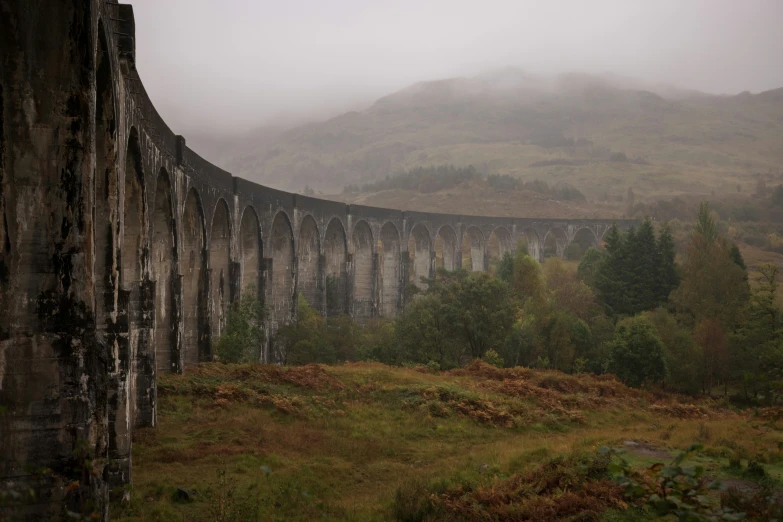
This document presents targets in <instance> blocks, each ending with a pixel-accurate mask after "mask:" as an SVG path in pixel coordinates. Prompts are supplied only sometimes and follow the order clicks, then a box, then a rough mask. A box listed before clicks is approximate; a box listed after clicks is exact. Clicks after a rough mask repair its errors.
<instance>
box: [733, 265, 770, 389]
mask: <svg viewBox="0 0 783 522" xmlns="http://www.w3.org/2000/svg"><path fill="white" fill-rule="evenodd" d="M758 271H759V277H758V281H757V284H756V285H755V287H754V289H753V292H752V294H751V296H750V301H749V303H748V309H747V316H746V320H745V321H743V322H742V323H741V324H740V325H739V328H737V329H736V330H735V331H734V332H733V334H732V336H731V347H732V357H731V362H730V365H731V368H732V371H733V376H734V377H736V378H739V379H740V380H741V382H742V385H743V391H744V394H745V397H746V398H750V397H757V396H758V394H759V393H762V394H764V395H765V396H766V397H767V398H768V399H772V398H773V397H775V396H778V395H780V393H781V392H783V312H781V310H780V308H779V307H778V305H777V290H778V282H777V279H778V273H779V268H778V267H777V265H774V264H769V265H760V266H759V267H758Z"/></svg>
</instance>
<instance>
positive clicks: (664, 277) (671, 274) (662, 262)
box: [657, 223, 680, 304]
mask: <svg viewBox="0 0 783 522" xmlns="http://www.w3.org/2000/svg"><path fill="white" fill-rule="evenodd" d="M658 256H659V265H658V274H657V275H658V298H659V304H663V303H665V302H666V300H667V299H668V297H669V294H671V293H672V292H673V291H674V289H675V288H677V287H678V286H679V285H680V274H679V272H678V270H677V264H676V263H675V262H674V258H675V256H676V252H675V250H674V237H672V231H671V228H670V227H669V224H668V223H664V225H663V226H662V227H661V231H660V233H659V235H658Z"/></svg>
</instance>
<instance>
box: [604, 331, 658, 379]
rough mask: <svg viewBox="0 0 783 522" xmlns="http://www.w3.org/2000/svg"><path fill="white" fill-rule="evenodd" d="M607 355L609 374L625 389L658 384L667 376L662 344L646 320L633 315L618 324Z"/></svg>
mask: <svg viewBox="0 0 783 522" xmlns="http://www.w3.org/2000/svg"><path fill="white" fill-rule="evenodd" d="M610 352H611V356H610V360H609V371H610V372H612V373H614V374H615V375H617V377H618V378H619V379H620V380H621V381H622V382H623V383H624V384H626V385H628V386H636V387H638V386H641V385H642V384H644V383H646V382H659V381H661V380H662V379H663V378H664V376H665V374H666V365H665V363H664V359H663V343H662V342H661V340H660V339H659V338H658V335H657V332H656V331H655V327H654V326H653V325H652V323H651V322H650V320H649V319H647V318H646V317H643V316H636V317H631V318H629V319H625V320H623V321H621V322H620V323H619V324H618V325H617V331H616V333H615V338H614V340H613V341H612V343H611V346H610Z"/></svg>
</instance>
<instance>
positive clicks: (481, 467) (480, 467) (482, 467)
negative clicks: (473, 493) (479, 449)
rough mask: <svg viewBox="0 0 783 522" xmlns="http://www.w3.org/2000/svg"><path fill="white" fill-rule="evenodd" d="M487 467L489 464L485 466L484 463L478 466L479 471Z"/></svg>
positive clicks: (485, 469)
mask: <svg viewBox="0 0 783 522" xmlns="http://www.w3.org/2000/svg"><path fill="white" fill-rule="evenodd" d="M488 467H489V466H487V465H486V464H482V465H481V466H479V471H487V468H488Z"/></svg>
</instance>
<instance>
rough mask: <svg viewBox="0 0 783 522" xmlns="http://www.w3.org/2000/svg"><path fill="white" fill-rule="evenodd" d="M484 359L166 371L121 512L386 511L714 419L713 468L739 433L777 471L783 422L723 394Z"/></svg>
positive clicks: (327, 515)
mask: <svg viewBox="0 0 783 522" xmlns="http://www.w3.org/2000/svg"><path fill="white" fill-rule="evenodd" d="M485 368H486V367H478V369H476V368H473V370H466V371H461V372H453V373H451V374H449V373H438V374H436V373H430V372H426V371H419V370H417V369H404V368H391V367H387V366H383V365H379V364H351V365H344V366H334V367H304V368H293V369H281V368H279V367H260V366H256V367H252V366H227V365H219V364H207V365H200V366H199V367H198V368H196V369H193V370H190V371H189V372H187V373H186V374H185V375H183V376H176V375H166V376H162V377H161V378H160V382H159V402H158V404H159V412H158V426H157V427H156V428H154V429H142V430H139V431H137V432H136V433H135V434H134V446H133V486H132V487H131V489H130V493H131V500H130V503H128V504H119V503H118V504H116V505H112V507H111V517H112V519H114V520H256V519H258V520H314V519H320V520H388V519H390V518H393V514H394V506H395V494H396V492H397V491H398V489H399V488H400V487H401V486H405V485H408V484H410V483H411V482H417V483H421V484H428V485H432V484H450V485H452V486H453V485H454V484H473V485H480V484H491V483H493V481H501V482H499V483H498V484H502V483H503V482H502V481H503V480H506V479H507V478H509V477H513V476H515V475H516V474H521V473H526V472H530V471H531V470H532V469H534V468H535V467H536V466H539V465H542V464H544V463H546V462H548V461H549V459H551V458H554V457H558V456H560V455H572V454H594V453H595V452H596V450H597V449H598V448H599V447H600V446H602V445H610V446H622V444H623V441H625V440H646V441H649V444H650V445H652V446H654V447H656V448H662V449H664V450H667V451H671V452H673V453H674V452H675V451H676V450H677V449H679V448H683V447H686V446H687V445H688V444H690V443H691V442H693V441H694V440H697V437H698V436H699V433H701V434H702V435H703V434H704V433H707V432H709V434H710V437H711V438H710V441H708V442H707V443H706V445H707V449H708V450H711V451H712V453H709V452H705V453H709V454H707V455H706V456H701V457H699V458H705V459H707V460H706V461H705V462H707V463H708V464H709V465H710V466H713V467H714V470H715V473H716V474H721V476H724V475H725V476H728V474H726V472H724V471H723V468H724V467H726V466H727V463H728V459H727V458H726V457H725V456H724V455H726V454H727V453H726V451H728V450H727V449H726V446H725V445H726V444H727V443H726V441H731V440H735V441H743V442H742V444H744V446H743V447H744V451H746V452H747V454H748V456H749V457H750V458H756V459H759V460H761V458H762V457H763V459H764V460H765V461H766V462H767V463H768V464H765V466H766V467H767V469H768V471H769V473H770V475H771V476H773V477H779V476H780V475H779V474H780V471H781V470H780V467H779V462H780V461H781V460H783V459H779V453H780V452H779V450H778V449H777V441H778V440H783V438H781V436H780V432H779V431H778V429H777V428H776V427H773V428H770V427H769V425H767V426H766V427H765V428H764V429H761V428H760V427H758V426H757V423H755V424H752V425H751V424H749V420H748V418H747V417H746V416H744V415H740V414H737V413H732V412H729V411H726V410H722V409H720V408H719V407H717V406H716V405H715V404H713V403H711V402H705V401H702V403H701V407H702V408H703V409H704V411H706V412H707V415H708V417H707V418H705V419H699V420H689V419H677V418H673V417H670V416H667V415H664V414H662V413H655V412H653V411H652V410H650V409H649V407H648V406H649V405H650V404H652V403H656V404H659V405H665V404H668V403H669V402H670V401H673V400H674V399H675V398H673V397H669V396H664V397H663V398H661V397H654V396H652V395H649V394H647V393H645V392H639V391H635V390H628V389H627V388H625V387H624V386H622V385H621V384H619V383H618V382H616V381H611V380H609V381H607V380H598V379H595V378H593V377H588V376H565V375H563V374H559V373H557V372H551V371H549V372H538V371H528V370H515V371H514V372H516V373H514V372H512V373H499V374H496V373H493V372H496V370H492V371H489V370H486V369H485ZM504 379H505V380H504ZM509 383H516V387H512V388H508V387H507V385H508V384H509ZM510 390H517V391H510ZM559 390H563V391H559ZM569 390H570V391H569ZM576 410H579V412H580V415H578V416H577V415H575V414H574V411H576ZM773 426H774V425H773ZM735 449H736V448H735ZM735 449H731V448H730V449H729V450H730V451H735ZM629 456H630V458H632V459H633V462H634V464H635V465H638V466H644V465H649V464H650V463H651V462H650V461H649V459H644V458H641V457H636V456H633V455H629ZM745 465H747V464H745ZM711 469H712V468H711ZM711 472H712V471H711ZM444 487H445V486H444ZM177 488H184V489H185V490H187V491H188V492H190V495H191V499H190V500H189V501H185V500H182V499H181V498H178V497H177ZM602 516H603V517H604V518H603V519H602V520H607V521H608V520H632V519H633V520H637V519H638V518H627V517H628V516H629V515H628V514H626V513H623V512H616V511H615V512H607V513H605V514H603V515H602ZM624 517H625V518H624ZM642 520H644V519H643V518H642Z"/></svg>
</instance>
